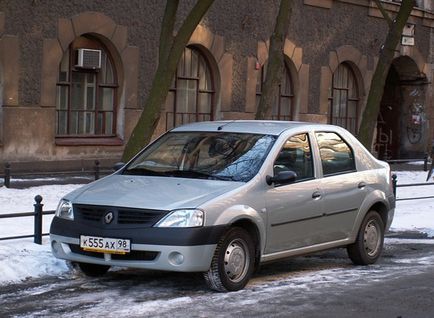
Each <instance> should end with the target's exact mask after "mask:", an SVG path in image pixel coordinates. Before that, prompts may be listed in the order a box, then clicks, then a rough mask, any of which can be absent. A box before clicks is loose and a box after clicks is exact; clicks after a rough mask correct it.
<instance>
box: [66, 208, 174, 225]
mask: <svg viewBox="0 0 434 318" xmlns="http://www.w3.org/2000/svg"><path fill="white" fill-rule="evenodd" d="M110 212H112V214H113V220H112V221H111V222H108V223H110V224H119V225H141V226H146V227H151V226H153V225H154V224H155V223H156V222H158V221H159V220H160V219H161V218H162V217H163V216H164V215H166V214H167V211H161V210H148V209H131V208H118V207H111V206H92V205H77V204H76V205H74V216H75V217H76V218H77V220H81V221H85V222H91V223H100V224H104V223H107V222H105V216H106V215H107V214H108V213H110Z"/></svg>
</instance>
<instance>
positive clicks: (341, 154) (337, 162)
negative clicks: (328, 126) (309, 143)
mask: <svg viewBox="0 0 434 318" xmlns="http://www.w3.org/2000/svg"><path fill="white" fill-rule="evenodd" d="M315 135H316V139H317V142H318V147H319V153H320V156H321V164H322V170H323V175H324V176H330V175H335V174H342V173H347V172H353V171H355V170H356V163H355V159H354V151H353V149H352V148H351V147H350V145H349V144H348V143H347V142H346V141H345V140H344V139H343V138H342V137H341V136H339V135H338V134H336V133H334V132H317V133H316V134H315Z"/></svg>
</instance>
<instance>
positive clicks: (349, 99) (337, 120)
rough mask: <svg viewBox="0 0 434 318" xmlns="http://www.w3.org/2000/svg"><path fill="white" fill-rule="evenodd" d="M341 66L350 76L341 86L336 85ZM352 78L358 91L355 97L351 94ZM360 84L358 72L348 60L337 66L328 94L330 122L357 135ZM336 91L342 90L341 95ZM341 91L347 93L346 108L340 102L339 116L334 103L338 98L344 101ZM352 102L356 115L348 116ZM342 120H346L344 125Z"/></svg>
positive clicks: (355, 89)
mask: <svg viewBox="0 0 434 318" xmlns="http://www.w3.org/2000/svg"><path fill="white" fill-rule="evenodd" d="M340 67H344V68H345V69H346V70H347V72H348V78H347V81H346V85H345V87H339V86H338V87H335V77H336V76H337V75H338V74H337V72H338V71H339V68H340ZM351 79H352V80H353V83H354V84H355V87H354V88H353V90H354V91H355V93H356V94H355V96H356V97H353V96H351V94H350V91H351ZM359 86H360V85H359V83H358V81H357V76H356V73H355V72H354V70H353V68H352V67H351V65H350V64H349V63H347V62H342V63H340V64H339V65H338V67H337V68H336V70H335V71H334V72H333V74H332V79H331V84H330V89H329V96H328V101H329V110H330V117H329V120H330V123H331V124H333V125H337V126H340V127H343V128H345V129H347V130H348V131H350V132H351V133H352V134H353V135H355V136H357V133H358V128H359V104H360V88H359ZM335 91H339V92H340V94H339V95H340V96H339V97H337V96H335ZM341 92H345V94H346V98H345V109H342V107H341V103H339V109H338V113H339V116H337V117H335V116H334V112H335V107H334V105H335V101H336V99H337V98H339V100H338V101H339V102H342V98H341V96H342V95H341ZM350 103H354V104H355V110H354V112H355V117H348V113H349V109H350ZM342 112H344V116H341V114H342ZM351 121H354V127H352V124H351ZM342 122H344V123H345V124H344V125H342Z"/></svg>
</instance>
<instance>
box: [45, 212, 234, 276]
mask: <svg viewBox="0 0 434 318" xmlns="http://www.w3.org/2000/svg"><path fill="white" fill-rule="evenodd" d="M225 231H226V226H212V227H200V228H183V229H179V228H176V229H175V228H172V229H171V228H149V227H148V228H129V229H128V228H122V229H114V228H112V229H107V228H102V227H95V226H91V225H86V224H83V223H78V222H74V221H69V220H64V219H60V218H57V217H55V218H54V219H53V222H52V224H51V228H50V240H51V250H52V252H53V254H54V256H55V257H57V258H60V259H65V260H69V261H73V262H83V263H92V264H100V265H109V266H122V267H134V268H143V269H152V270H167V271H177V272H202V271H207V270H208V269H209V267H210V265H211V260H212V258H213V255H214V251H215V248H216V246H217V242H218V241H219V239H220V238H221V236H222V235H223V234H224V232H225ZM80 235H87V236H97V237H109V238H124V239H129V240H130V241H131V251H130V253H127V254H125V255H118V254H109V253H97V252H89V251H84V250H82V249H81V248H80Z"/></svg>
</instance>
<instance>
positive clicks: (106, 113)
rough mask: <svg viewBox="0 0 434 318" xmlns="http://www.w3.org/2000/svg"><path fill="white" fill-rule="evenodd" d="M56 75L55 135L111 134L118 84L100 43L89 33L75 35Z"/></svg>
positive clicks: (114, 123) (114, 132) (113, 128)
mask: <svg viewBox="0 0 434 318" xmlns="http://www.w3.org/2000/svg"><path fill="white" fill-rule="evenodd" d="M58 76H59V77H58V82H57V105H56V109H57V121H56V122H57V131H56V134H57V136H77V137H86V136H88V137H95V136H105V137H110V136H115V135H116V108H117V104H116V100H117V98H116V91H117V87H118V84H117V79H116V71H115V69H114V67H113V63H112V61H111V57H110V55H109V54H108V50H107V49H106V48H105V47H104V45H103V44H102V43H100V42H99V41H98V40H96V39H94V38H92V37H90V36H81V37H79V38H77V39H75V40H74V42H72V44H71V45H70V47H69V50H68V51H66V52H65V54H64V56H63V58H62V61H61V63H60V68H59V75H58Z"/></svg>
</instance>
